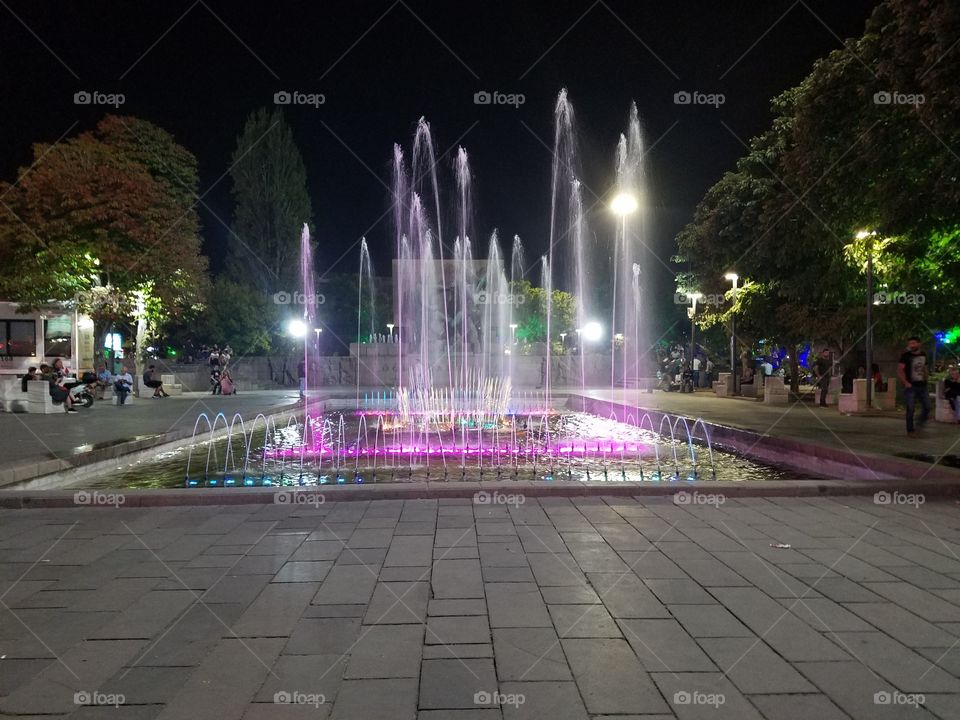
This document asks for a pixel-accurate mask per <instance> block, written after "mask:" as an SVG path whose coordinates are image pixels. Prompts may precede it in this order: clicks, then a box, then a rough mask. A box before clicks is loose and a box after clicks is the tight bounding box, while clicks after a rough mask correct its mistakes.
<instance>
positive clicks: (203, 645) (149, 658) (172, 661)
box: [136, 604, 244, 667]
mask: <svg viewBox="0 0 960 720" xmlns="http://www.w3.org/2000/svg"><path fill="white" fill-rule="evenodd" d="M243 611H244V606H241V605H235V604H216V605H214V604H203V605H201V604H197V605H193V606H191V607H190V608H189V609H188V610H187V611H186V612H185V613H184V614H183V617H181V618H179V619H178V620H177V621H176V622H175V623H174V624H172V625H170V626H168V627H167V628H165V629H164V630H163V633H162V634H161V635H160V636H159V637H154V638H153V639H152V640H151V641H150V643H148V644H147V645H146V646H145V648H144V650H143V651H142V653H141V654H140V655H138V656H137V658H136V665H138V666H156V667H177V666H189V665H199V664H200V662H201V661H202V660H203V659H204V658H205V657H206V656H207V655H208V654H209V653H210V651H211V650H212V649H213V648H214V647H215V646H216V645H217V644H219V642H220V640H221V638H223V637H225V636H229V635H230V626H231V625H233V624H234V623H235V622H236V621H237V620H238V619H239V617H240V615H242V614H243Z"/></svg>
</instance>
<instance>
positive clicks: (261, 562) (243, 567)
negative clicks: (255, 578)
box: [227, 555, 292, 575]
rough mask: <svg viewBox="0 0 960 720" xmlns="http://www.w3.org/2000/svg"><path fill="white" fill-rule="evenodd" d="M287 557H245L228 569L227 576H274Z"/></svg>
mask: <svg viewBox="0 0 960 720" xmlns="http://www.w3.org/2000/svg"><path fill="white" fill-rule="evenodd" d="M288 557H289V558H291V559H292V557H291V556H289V555H247V556H245V557H243V558H241V559H240V560H238V561H237V563H236V564H235V565H234V566H233V567H231V568H230V572H228V573H227V575H276V574H277V573H278V572H279V571H280V568H282V567H283V565H284V563H286V562H287V558H288Z"/></svg>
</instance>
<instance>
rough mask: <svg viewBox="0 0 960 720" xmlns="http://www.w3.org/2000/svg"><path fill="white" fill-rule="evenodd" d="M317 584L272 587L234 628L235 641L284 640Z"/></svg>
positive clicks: (267, 588) (260, 596)
mask: <svg viewBox="0 0 960 720" xmlns="http://www.w3.org/2000/svg"><path fill="white" fill-rule="evenodd" d="M317 588H318V585H317V583H273V584H270V585H267V587H265V588H264V589H263V592H261V593H260V594H259V595H258V596H257V599H256V600H254V601H253V604H252V605H250V607H249V608H248V609H247V611H246V612H245V613H244V614H243V615H241V616H240V619H239V620H238V621H237V622H236V623H235V624H234V626H233V632H234V633H235V634H236V635H237V637H283V638H285V637H287V636H288V635H289V634H290V632H291V631H292V630H293V628H294V626H295V625H296V624H297V621H298V620H299V619H300V616H301V615H302V614H303V609H304V608H305V607H306V606H307V605H309V604H310V599H311V598H312V597H313V596H314V595H315V594H316V592H317Z"/></svg>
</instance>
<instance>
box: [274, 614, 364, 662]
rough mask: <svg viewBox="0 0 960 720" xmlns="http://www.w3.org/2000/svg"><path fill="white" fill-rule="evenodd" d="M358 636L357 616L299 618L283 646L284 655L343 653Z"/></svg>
mask: <svg viewBox="0 0 960 720" xmlns="http://www.w3.org/2000/svg"><path fill="white" fill-rule="evenodd" d="M359 637H360V620H359V619H358V618H301V619H300V620H298V621H297V624H296V625H295V626H294V627H293V630H292V631H291V632H290V639H289V640H288V641H287V643H286V645H284V647H283V654H284V655H344V654H347V653H349V652H350V650H351V649H352V648H353V645H354V643H355V642H356V641H357V638H359Z"/></svg>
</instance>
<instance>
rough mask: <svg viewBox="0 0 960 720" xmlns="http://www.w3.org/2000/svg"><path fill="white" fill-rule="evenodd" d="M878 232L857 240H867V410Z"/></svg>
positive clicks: (870, 398)
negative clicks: (874, 239)
mask: <svg viewBox="0 0 960 720" xmlns="http://www.w3.org/2000/svg"><path fill="white" fill-rule="evenodd" d="M876 234H877V231H876V230H861V231H860V232H858V233H857V240H865V241H866V245H867V334H866V335H865V336H864V345H865V346H866V347H865V353H864V355H866V357H865V358H864V362H865V364H866V366H867V367H866V371H867V372H866V375H867V410H870V409H872V408H873V373H872V371H871V370H872V366H873V238H874V237H875V236H876Z"/></svg>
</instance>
